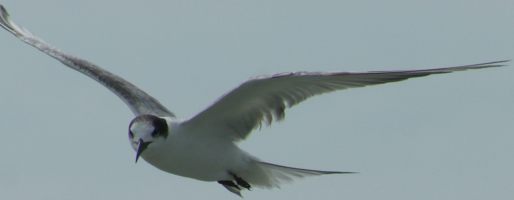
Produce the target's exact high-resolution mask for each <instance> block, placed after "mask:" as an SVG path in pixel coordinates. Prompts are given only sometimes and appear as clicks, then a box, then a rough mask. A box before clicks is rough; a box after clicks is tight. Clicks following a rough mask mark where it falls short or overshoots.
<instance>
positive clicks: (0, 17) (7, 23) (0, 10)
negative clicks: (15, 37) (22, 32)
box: [0, 4, 15, 33]
mask: <svg viewBox="0 0 514 200" xmlns="http://www.w3.org/2000/svg"><path fill="white" fill-rule="evenodd" d="M9 18H10V16H9V12H7V9H6V8H5V7H4V5H2V4H0V26H2V28H4V29H5V30H7V31H9V32H11V33H14V32H15V28H14V27H13V26H12V23H11V20H10V19H9Z"/></svg>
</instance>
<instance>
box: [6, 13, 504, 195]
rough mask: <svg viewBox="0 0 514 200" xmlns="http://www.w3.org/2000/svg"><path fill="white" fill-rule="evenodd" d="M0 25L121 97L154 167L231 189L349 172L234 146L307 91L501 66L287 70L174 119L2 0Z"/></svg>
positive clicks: (132, 134)
mask: <svg viewBox="0 0 514 200" xmlns="http://www.w3.org/2000/svg"><path fill="white" fill-rule="evenodd" d="M0 9H1V10H0V12H1V13H0V14H1V15H0V25H1V26H2V28H4V29H5V30H7V31H8V32H10V33H12V34H13V35H14V36H16V37H17V38H19V39H20V40H22V41H23V42H25V43H27V44H29V45H31V46H33V47H35V48H37V49H38V50H40V51H42V52H43V53H45V54H47V55H49V56H51V57H53V58H55V59H57V60H58V61H60V62H62V63H63V64H64V65H66V66H68V67H70V68H72V69H74V70H76V71H78V72H80V73H82V74H85V75H86V76H88V77H90V78H92V79H94V80H95V81H97V82H99V83H101V84H102V85H103V86H105V87H106V88H108V89H109V90H111V91H112V92H113V93H115V94H116V95H117V96H118V97H119V98H120V99H121V100H123V101H124V102H125V104H127V106H128V107H129V108H130V110H131V111H132V112H133V113H134V115H135V118H134V119H133V120H132V121H131V122H130V124H129V128H128V137H129V141H130V144H131V145H132V148H133V149H134V151H135V153H136V162H137V161H138V159H139V158H143V159H144V160H145V161H147V162H148V163H150V164H151V165H153V166H155V167H157V168H158V169H160V170H162V171H165V172H168V173H171V174H175V175H179V176H183V177H189V178H193V179H197V180H201V181H209V182H218V183H219V184H221V185H223V186H224V187H225V188H226V189H228V190H229V191H230V192H233V193H234V194H237V195H239V196H241V190H245V189H246V190H250V189H251V188H252V187H254V186H255V187H260V188H273V187H278V186H279V185H280V184H282V183H284V182H289V181H291V180H293V179H295V178H301V177H307V176H316V175H324V174H345V173H353V172H340V171H321V170H310V169H301V168H294V167H287V166H282V165H277V164H272V163H269V162H264V161H261V160H260V159H258V158H256V157H254V156H252V155H250V154H249V153H247V152H245V151H243V150H242V149H240V148H239V147H238V146H237V143H238V142H239V141H241V140H243V139H245V138H246V137H247V136H248V135H249V134H250V133H251V132H252V131H253V130H254V129H256V128H258V127H261V126H262V125H270V124H271V123H272V122H274V121H277V120H281V119H283V118H284V114H285V110H286V109H287V108H290V107H292V106H294V105H297V104H299V103H300V102H302V101H304V100H306V99H308V98H309V97H312V96H315V95H320V94H324V93H328V92H332V91H336V90H343V89H348V88H356V87H364V86H369V85H377V84H383V83H389V82H396V81H402V80H406V79H409V78H414V77H423V76H428V75H432V74H445V73H450V72H456V71H464V70H471V69H482V68H491V67H500V66H503V65H504V63H505V62H507V60H503V61H495V62H487V63H480V64H472V65H463V66H456V67H443V68H432V69H423V70H403V71H372V72H362V73H352V72H332V73H323V72H292V73H281V74H275V75H271V76H263V77H259V78H254V79H250V80H248V81H246V82H244V83H242V84H241V85H239V86H238V87H236V88H235V89H233V90H232V91H230V92H228V93H227V94H225V95H224V96H222V97H221V98H220V99H219V100H217V101H216V102H215V103H214V104H212V105H211V106H210V107H208V108H207V109H205V110H203V111H202V112H200V113H199V114H197V115H196V116H194V117H192V118H190V119H187V120H178V119H177V118H176V117H175V115H174V114H173V113H172V112H170V111H169V110H168V109H166V107H164V106H163V105H162V104H161V103H159V101H157V100H156V99H155V98H153V97H152V96H150V95H148V94H147V93H146V92H144V91H143V90H141V89H139V88H138V87H136V86H135V85H133V84H131V83H130V82H128V81H126V80H124V79H123V78H121V77H119V76H117V75H115V74H113V73H111V72H109V71H106V70H104V69H102V68H100V67H98V66H97V65H95V64H93V63H91V62H89V61H86V60H83V59H81V58H78V57H75V56H72V55H70V54H67V53H64V52H62V51H60V50H58V49H57V48H54V47H52V46H51V45H49V44H47V43H45V42H44V41H43V40H41V39H39V38H38V37H36V36H35V35H33V34H31V33H30V32H29V31H27V30H26V29H24V28H22V27H20V26H18V25H17V24H16V23H14V22H13V21H11V19H10V17H9V14H8V13H7V11H6V9H5V8H4V7H3V6H2V5H0Z"/></svg>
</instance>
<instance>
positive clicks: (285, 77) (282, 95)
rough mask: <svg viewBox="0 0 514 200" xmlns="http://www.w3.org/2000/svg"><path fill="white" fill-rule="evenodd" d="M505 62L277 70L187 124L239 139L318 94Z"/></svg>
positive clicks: (225, 98) (499, 64)
mask: <svg viewBox="0 0 514 200" xmlns="http://www.w3.org/2000/svg"><path fill="white" fill-rule="evenodd" d="M505 62H507V61H496V62H488V63H481V64H474V65H465V66H457V67H446V68H436V69H425V70H408V71H376V72H365V73H349V72H338V73H311V72H298V73H287V74H277V75H273V76H270V77H264V78H258V79H253V80H249V81H247V82H245V83H243V84H242V85H240V86H239V87H238V88H236V89H234V90H232V91H231V92H229V93H228V94H226V95H225V96H223V97H222V98H221V99H219V100H218V101H217V102H216V103H214V104H213V105H212V106H210V107H209V108H207V109H206V110H204V111H203V112H201V113H199V114H198V115H196V116H195V117H193V118H191V119H190V120H188V121H185V122H184V123H183V125H185V126H186V127H197V128H198V127H204V128H206V129H207V128H208V129H207V130H212V131H211V133H214V134H220V137H226V138H228V139H231V140H233V141H237V140H241V139H244V138H246V136H248V134H249V133H250V132H251V131H252V130H253V129H255V128H256V127H260V126H261V125H262V123H265V124H267V125H270V124H271V123H272V122H273V121H274V120H281V119H283V118H284V111H285V109H286V108H289V107H291V106H294V105H296V104H298V103H300V102H302V101H304V100H306V99H307V98H309V97H312V96H314V95H319V94H323V93H327V92H332V91H335V90H342V89H347V88H354V87H363V86H368V85H376V84H382V83H389V82H395V81H402V80H406V79H409V78H414V77H422V76H428V75H432V74H444V73H450V72H455V71H463V70H469V69H481V68H489V67H499V66H502V64H503V63H505ZM206 134H209V133H206Z"/></svg>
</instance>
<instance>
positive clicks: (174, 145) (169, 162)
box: [133, 122, 253, 181]
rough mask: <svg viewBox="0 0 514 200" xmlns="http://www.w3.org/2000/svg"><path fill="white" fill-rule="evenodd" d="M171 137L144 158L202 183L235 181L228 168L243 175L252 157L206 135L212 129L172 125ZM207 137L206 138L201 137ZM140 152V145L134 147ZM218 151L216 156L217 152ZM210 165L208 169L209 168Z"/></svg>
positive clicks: (230, 143)
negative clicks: (190, 128)
mask: <svg viewBox="0 0 514 200" xmlns="http://www.w3.org/2000/svg"><path fill="white" fill-rule="evenodd" d="M170 125H171V126H170V130H171V131H170V133H171V134H170V135H169V136H168V138H167V139H166V140H163V141H162V142H161V143H158V144H157V143H154V145H158V146H155V148H152V149H148V150H147V151H145V152H144V154H142V157H143V158H144V159H145V160H146V161H147V162H149V163H150V164H152V165H153V166H155V167H157V168H159V169H161V170H163V171H166V172H169V173H172V174H176V175H180V176H184V177H191V178H194V179H198V180H202V181H218V180H229V179H232V177H230V174H228V171H227V170H226V169H231V171H234V173H235V172H237V173H239V172H240V171H242V169H244V168H247V167H248V165H251V162H252V160H253V159H252V158H251V157H250V156H249V155H248V154H247V153H245V152H243V151H242V150H241V149H239V148H238V147H237V145H235V144H234V143H233V142H230V141H227V140H223V139H219V138H216V137H209V135H210V134H202V132H204V131H205V132H209V130H188V129H187V128H184V127H182V126H181V125H180V123H174V122H170ZM200 135H204V136H205V137H198V136H200ZM133 147H134V150H137V146H133ZM213 152H216V153H213ZM206 166H208V168H206Z"/></svg>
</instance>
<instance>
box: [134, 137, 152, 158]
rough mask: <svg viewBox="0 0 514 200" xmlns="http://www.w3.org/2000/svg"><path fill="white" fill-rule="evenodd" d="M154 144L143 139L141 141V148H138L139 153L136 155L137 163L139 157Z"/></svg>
mask: <svg viewBox="0 0 514 200" xmlns="http://www.w3.org/2000/svg"><path fill="white" fill-rule="evenodd" d="M150 143H152V142H144V141H143V140H142V139H139V146H138V147H137V153H136V163H137V160H139V156H141V154H142V153H143V151H144V150H145V149H146V147H148V145H149V144H150Z"/></svg>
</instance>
